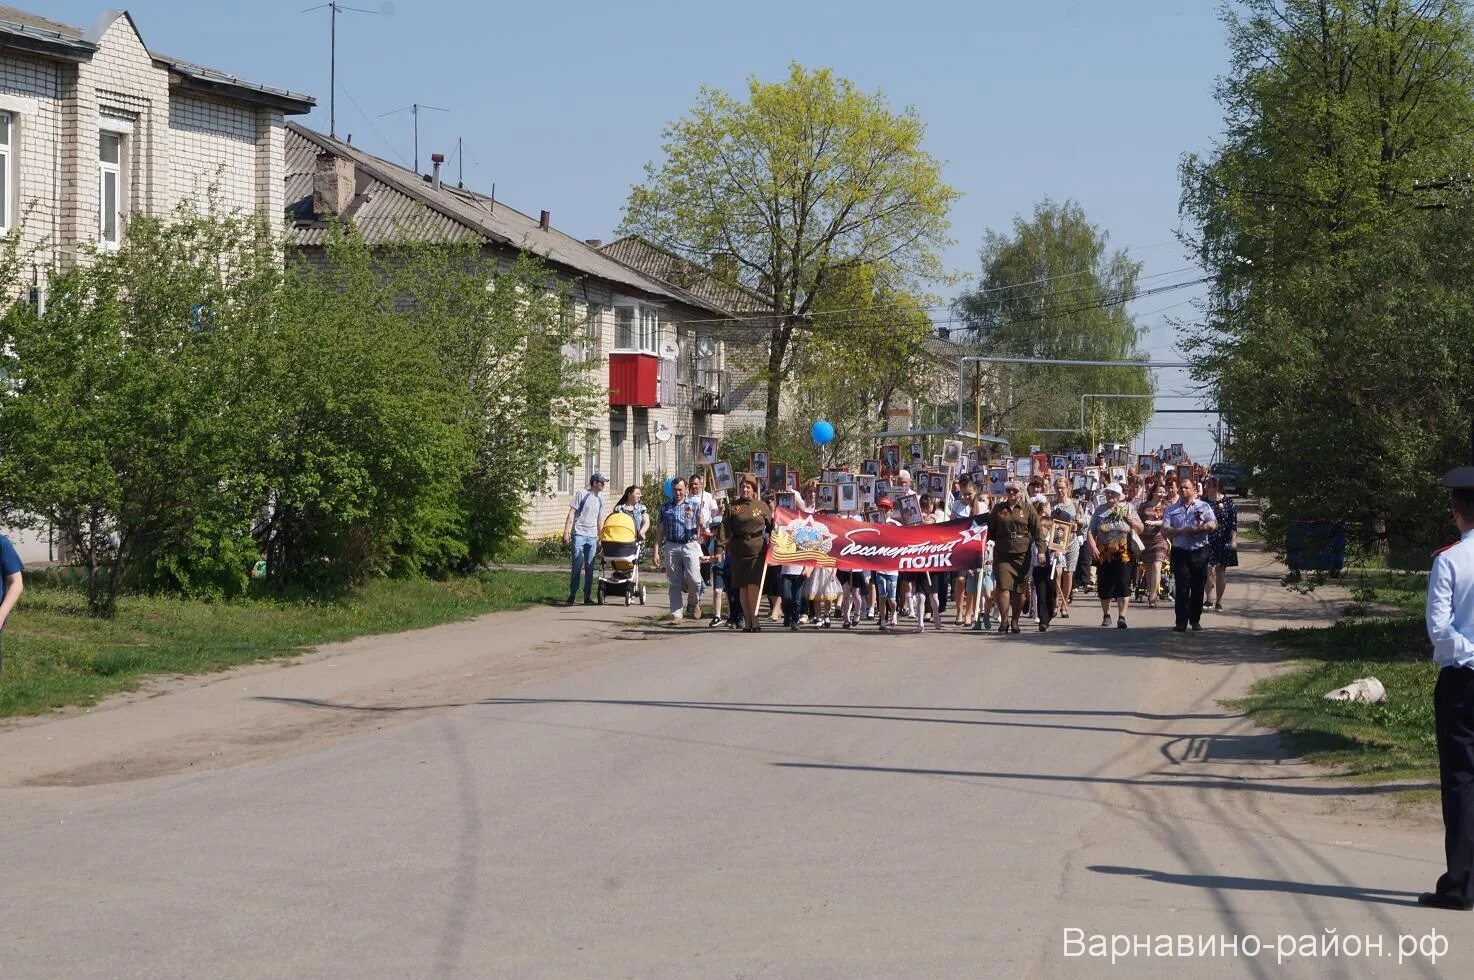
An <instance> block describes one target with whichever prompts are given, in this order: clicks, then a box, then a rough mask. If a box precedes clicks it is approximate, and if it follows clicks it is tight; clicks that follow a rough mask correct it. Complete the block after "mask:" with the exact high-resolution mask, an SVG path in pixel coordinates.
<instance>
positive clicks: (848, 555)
mask: <svg viewBox="0 0 1474 980" xmlns="http://www.w3.org/2000/svg"><path fill="white" fill-rule="evenodd" d="M987 544H988V526H987V524H976V525H975V524H973V522H972V519H971V518H968V517H964V518H962V519H961V520H956V521H947V522H946V523H943V524H912V525H909V526H906V527H903V526H900V525H897V524H871V523H870V522H868V521H856V520H852V519H849V518H846V517H841V516H840V515H838V514H804V513H800V512H799V511H795V510H789V509H787V508H786V507H779V508H778V509H777V512H776V513H775V515H774V521H773V538H772V543H771V545H770V546H769V549H768V561H769V562H770V563H772V564H774V565H801V566H803V567H805V568H820V567H822V568H837V569H841V570H847V571H852V570H857V569H858V570H861V571H867V572H945V571H961V570H963V569H970V568H978V567H979V566H981V565H982V562H983V553H984V551H985V550H986V548H987Z"/></svg>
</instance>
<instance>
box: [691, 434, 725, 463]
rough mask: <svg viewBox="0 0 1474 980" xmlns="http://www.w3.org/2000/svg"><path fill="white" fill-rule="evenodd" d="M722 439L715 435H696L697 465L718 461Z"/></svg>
mask: <svg viewBox="0 0 1474 980" xmlns="http://www.w3.org/2000/svg"><path fill="white" fill-rule="evenodd" d="M720 444H721V440H720V439H718V438H716V437H715V436H697V437H696V465H697V466H710V465H712V464H713V463H715V462H716V461H717V446H719V445H720Z"/></svg>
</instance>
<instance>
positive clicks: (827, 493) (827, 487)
mask: <svg viewBox="0 0 1474 980" xmlns="http://www.w3.org/2000/svg"><path fill="white" fill-rule="evenodd" d="M814 507H815V509H817V510H823V511H829V512H831V513H833V512H834V511H836V510H838V509H839V485H838V484H836V483H821V484H819V486H818V488H817V489H816V490H815V492H814Z"/></svg>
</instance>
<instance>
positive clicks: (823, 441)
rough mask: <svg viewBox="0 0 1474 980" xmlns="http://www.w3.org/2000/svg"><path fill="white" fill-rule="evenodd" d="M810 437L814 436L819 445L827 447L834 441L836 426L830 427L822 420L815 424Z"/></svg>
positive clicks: (810, 431)
mask: <svg viewBox="0 0 1474 980" xmlns="http://www.w3.org/2000/svg"><path fill="white" fill-rule="evenodd" d="M809 435H811V436H813V437H814V441H815V442H816V443H818V444H819V445H821V446H823V445H827V444H828V443H830V442H833V441H834V426H832V425H830V424H829V423H828V422H826V421H824V420H823V419H820V420H819V421H817V422H815V423H814V427H813V428H812V429H810V430H809Z"/></svg>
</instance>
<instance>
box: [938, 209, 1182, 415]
mask: <svg viewBox="0 0 1474 980" xmlns="http://www.w3.org/2000/svg"><path fill="white" fill-rule="evenodd" d="M981 258H982V275H981V278H980V280H979V283H978V286H977V288H976V289H974V290H971V291H969V292H966V293H964V294H963V295H962V297H961V298H960V300H959V301H958V311H959V312H960V314H961V316H962V319H963V321H964V323H965V324H966V330H967V335H968V337H969V339H970V340H971V341H972V342H973V343H974V344H976V345H977V347H978V349H979V351H980V352H981V353H982V354H983V355H984V356H991V357H1038V358H1061V359H1072V360H1131V359H1133V358H1138V357H1140V356H1141V352H1140V351H1139V350H1138V349H1137V344H1138V342H1139V341H1140V340H1141V337H1142V333H1143V331H1142V330H1141V328H1139V327H1138V326H1137V325H1136V322H1135V320H1134V319H1133V318H1132V317H1131V315H1130V314H1129V313H1127V312H1126V307H1125V301H1126V300H1129V299H1130V298H1131V297H1133V296H1134V295H1136V280H1137V277H1138V276H1139V275H1140V273H1141V264H1140V263H1139V262H1136V261H1134V260H1132V259H1131V258H1130V257H1129V256H1128V255H1127V253H1126V251H1125V250H1124V249H1115V250H1111V249H1110V236H1109V235H1108V234H1107V233H1105V232H1104V231H1102V230H1101V229H1100V228H1099V227H1098V226H1096V225H1094V224H1092V223H1091V222H1090V221H1089V220H1088V219H1087V218H1086V216H1085V212H1084V210H1083V209H1082V208H1081V207H1080V206H1079V205H1078V204H1076V203H1074V202H1072V201H1066V202H1064V203H1063V204H1055V203H1054V202H1052V201H1050V200H1048V199H1046V200H1044V201H1041V202H1040V203H1039V204H1037V205H1035V207H1034V213H1033V216H1032V217H1031V218H1029V219H1028V220H1025V219H1024V218H1022V217H1020V218H1016V219H1015V220H1014V224H1013V231H1012V233H1011V234H1002V233H999V232H995V231H992V230H991V229H990V230H988V231H986V232H985V233H984V235H983V246H982V250H981ZM990 382H991V384H990V387H992V388H993V391H992V397H991V398H990V399H989V400H988V401H989V403H988V404H987V407H986V412H985V416H984V427H985V428H987V429H988V430H989V431H990V432H992V433H993V434H995V435H997V434H1002V433H1003V432H1004V431H1005V430H1008V431H1010V432H1012V433H1013V434H1014V436H1015V437H1016V438H1017V439H1018V441H1024V440H1027V439H1030V438H1032V439H1033V440H1034V441H1037V442H1041V443H1043V442H1048V441H1052V440H1040V439H1038V438H1037V433H1036V432H1035V430H1037V429H1051V428H1053V429H1058V428H1069V427H1071V426H1073V425H1075V424H1077V422H1076V420H1077V419H1078V412H1079V404H1080V396H1081V395H1082V394H1087V393H1111V394H1124V395H1150V394H1152V393H1153V390H1154V388H1153V384H1152V379H1151V375H1150V374H1149V373H1148V371H1147V369H1146V368H1141V369H1139V370H1138V369H1135V368H1130V369H1127V368H1087V367H1071V368H1064V367H1052V366H1028V365H1019V366H1011V365H1010V366H1006V367H1003V368H1002V369H1001V370H999V371H997V372H996V373H994V374H993V376H992V378H991V379H990ZM985 383H987V382H985ZM1151 404H1152V403H1151V401H1150V400H1149V399H1140V400H1137V399H1119V400H1098V401H1096V402H1094V403H1089V402H1087V410H1088V412H1089V421H1088V422H1087V428H1088V429H1090V432H1087V433H1082V435H1084V436H1086V437H1087V438H1089V437H1090V436H1091V435H1098V436H1100V437H1101V438H1103V439H1107V440H1116V439H1119V440H1121V441H1129V440H1130V439H1131V438H1132V437H1133V436H1135V435H1136V434H1137V433H1138V432H1140V431H1141V429H1142V428H1143V427H1144V426H1145V425H1146V423H1147V420H1148V419H1150V418H1151Z"/></svg>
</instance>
